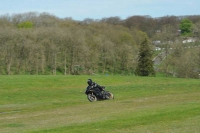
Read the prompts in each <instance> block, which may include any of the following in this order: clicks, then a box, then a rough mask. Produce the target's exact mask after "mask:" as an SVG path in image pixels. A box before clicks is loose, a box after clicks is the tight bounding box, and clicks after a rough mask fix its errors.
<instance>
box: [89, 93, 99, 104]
mask: <svg viewBox="0 0 200 133" xmlns="http://www.w3.org/2000/svg"><path fill="white" fill-rule="evenodd" d="M87 98H88V100H89V101H90V102H95V101H97V97H96V96H95V95H94V94H88V95H87Z"/></svg>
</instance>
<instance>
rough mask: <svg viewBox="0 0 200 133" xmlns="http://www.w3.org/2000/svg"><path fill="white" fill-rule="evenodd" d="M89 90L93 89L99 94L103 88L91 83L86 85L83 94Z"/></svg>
mask: <svg viewBox="0 0 200 133" xmlns="http://www.w3.org/2000/svg"><path fill="white" fill-rule="evenodd" d="M90 89H94V90H96V91H100V92H101V91H103V90H104V88H103V87H102V86H100V85H98V84H97V83H95V82H92V84H91V85H88V87H87V89H86V91H85V93H86V92H87V91H88V90H90Z"/></svg>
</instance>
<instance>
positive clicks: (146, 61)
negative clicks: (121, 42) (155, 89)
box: [136, 38, 155, 76]
mask: <svg viewBox="0 0 200 133" xmlns="http://www.w3.org/2000/svg"><path fill="white" fill-rule="evenodd" d="M151 51H152V50H151V48H150V46H149V44H148V41H147V39H146V38H145V40H144V42H142V43H141V46H140V50H139V60H138V65H137V68H136V75H139V76H155V71H154V68H153V61H152V59H151V58H152V52H151Z"/></svg>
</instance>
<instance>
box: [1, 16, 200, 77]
mask: <svg viewBox="0 0 200 133" xmlns="http://www.w3.org/2000/svg"><path fill="white" fill-rule="evenodd" d="M185 18H187V19H189V20H190V21H191V23H192V24H191V27H190V29H189V30H190V31H189V32H190V34H184V35H182V34H181V31H180V24H181V21H182V20H183V19H185ZM199 31H200V16H198V15H191V16H163V17H159V18H152V17H151V16H130V17H128V18H127V19H124V20H122V19H120V17H117V16H116V17H109V18H102V19H100V20H94V19H91V18H86V19H84V20H83V21H77V20H73V19H72V18H68V17H66V18H58V17H56V16H55V15H52V14H49V13H37V12H27V13H22V14H13V15H9V14H5V15H1V16H0V75H29V74H30V75H82V74H112V75H115V74H120V75H135V71H136V68H137V65H138V60H139V50H140V45H141V44H142V43H143V42H144V40H145V39H146V40H148V45H149V47H150V48H151V52H152V54H153V56H152V60H153V58H154V57H155V56H158V54H159V53H160V52H165V53H166V57H165V59H163V61H162V62H161V63H160V64H159V65H156V66H154V68H155V70H156V72H160V73H164V74H165V75H166V76H170V75H173V76H177V77H184V78H198V76H199V73H200V47H199V45H200V43H199V36H200V34H199ZM191 38H192V39H194V40H195V41H194V42H192V43H185V44H183V43H182V42H183V40H187V39H191ZM155 41H158V42H159V44H155V43H153V42H155ZM155 47H159V48H161V50H159V51H156V50H155ZM161 58H163V57H161Z"/></svg>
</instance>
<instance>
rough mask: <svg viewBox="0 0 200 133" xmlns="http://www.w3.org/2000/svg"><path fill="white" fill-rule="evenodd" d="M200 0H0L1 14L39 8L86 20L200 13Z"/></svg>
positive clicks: (59, 15)
mask: <svg viewBox="0 0 200 133" xmlns="http://www.w3.org/2000/svg"><path fill="white" fill-rule="evenodd" d="M199 6H200V0H0V15H7V14H8V15H14V14H19V13H27V12H37V13H44V12H46V13H49V14H52V15H55V16H56V17H59V18H69V17H71V18H72V19H73V20H80V21H81V20H84V19H86V18H91V19H102V18H108V17H116V16H117V17H119V18H121V19H126V18H128V17H130V16H135V15H142V16H143V15H149V16H151V17H153V18H157V17H163V16H167V15H168V16H171V15H174V16H184V15H200V8H199Z"/></svg>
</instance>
